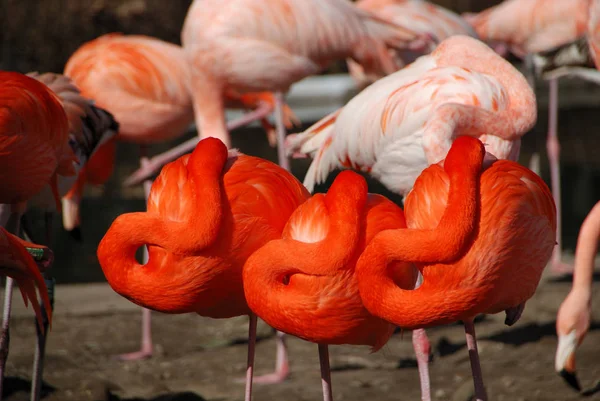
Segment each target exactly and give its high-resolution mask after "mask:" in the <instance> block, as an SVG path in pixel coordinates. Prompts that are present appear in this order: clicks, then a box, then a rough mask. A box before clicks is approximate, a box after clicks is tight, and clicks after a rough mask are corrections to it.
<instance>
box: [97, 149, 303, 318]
mask: <svg viewBox="0 0 600 401" xmlns="http://www.w3.org/2000/svg"><path fill="white" fill-rule="evenodd" d="M307 197H308V193H307V191H306V189H305V188H304V187H303V186H302V185H301V184H300V183H299V182H298V181H297V180H296V179H295V178H294V177H293V176H292V175H291V174H290V173H288V172H286V171H285V170H283V169H281V168H280V167H278V166H277V165H275V164H273V163H271V162H268V161H266V160H262V159H259V158H256V157H251V156H246V155H243V154H239V153H237V152H234V151H232V152H230V153H229V155H228V153H227V149H226V147H225V145H223V143H222V142H220V141H219V140H217V139H206V140H203V141H201V142H200V143H199V144H198V146H197V148H196V150H195V151H194V152H193V153H192V155H186V156H183V157H181V158H180V159H178V160H177V161H175V162H172V163H170V164H168V165H166V166H165V167H164V168H163V170H162V172H161V174H160V175H159V177H158V178H157V179H156V180H155V182H154V184H153V185H152V190H151V192H150V197H149V199H148V211H147V212H144V213H128V214H124V215H122V216H119V217H118V218H117V219H116V220H115V221H114V222H113V224H112V225H111V227H110V229H109V230H108V232H107V233H106V235H105V236H104V238H103V239H102V241H101V242H100V245H99V247H98V259H99V261H100V264H101V266H102V269H103V271H104V274H105V275H106V278H107V280H108V282H109V284H110V285H111V287H112V288H113V289H114V290H115V291H116V292H117V293H119V294H121V295H123V296H124V297H126V298H128V299H130V300H131V301H132V302H134V303H136V304H138V305H141V306H144V307H146V308H149V309H153V310H158V311H161V312H166V313H185V312H197V313H199V314H201V315H203V316H208V317H214V318H227V317H232V316H238V315H243V314H248V313H250V310H249V308H248V305H247V304H246V301H245V298H244V292H243V288H242V266H243V264H244V262H245V260H246V258H248V257H249V256H250V255H251V254H252V252H254V251H255V250H256V249H258V248H259V247H260V246H262V245H264V243H266V242H267V241H270V240H272V239H275V238H278V237H280V235H281V232H282V230H283V228H284V225H285V223H286V221H287V219H288V218H289V216H290V215H291V213H292V212H293V211H294V210H295V209H296V207H297V206H299V205H300V204H301V203H302V202H304V200H305V199H306V198H307ZM144 244H147V245H148V246H149V249H148V253H149V262H148V263H147V264H146V265H144V266H141V265H139V264H138V263H137V262H136V261H135V251H136V249H137V248H138V247H139V246H141V245H144Z"/></svg>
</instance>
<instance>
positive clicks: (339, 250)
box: [243, 171, 418, 400]
mask: <svg viewBox="0 0 600 401" xmlns="http://www.w3.org/2000/svg"><path fill="white" fill-rule="evenodd" d="M403 227H406V225H405V222H404V213H403V212H402V209H400V208H399V207H398V206H396V205H395V204H394V203H392V202H391V201H389V200H388V199H386V198H385V197H383V196H380V195H373V194H367V184H366V182H365V180H364V178H362V177H361V176H359V175H358V174H356V173H354V172H351V171H344V172H342V173H341V174H340V175H338V176H337V177H336V179H335V181H334V183H333V185H332V186H331V188H330V189H329V191H328V192H327V194H326V195H325V194H316V195H314V196H313V197H312V198H311V199H310V200H308V201H307V202H305V203H304V204H303V205H301V206H300V207H299V208H298V209H297V210H296V211H295V212H294V213H293V214H292V216H291V217H290V220H289V221H288V223H287V225H286V226H285V229H284V231H283V235H282V238H281V239H279V240H274V241H271V242H269V243H268V244H266V245H265V246H263V247H262V248H261V249H259V250H258V251H256V252H255V253H254V254H253V255H252V256H251V257H250V258H249V259H248V261H247V262H246V264H245V266H244V272H243V283H244V292H245V294H246V300H247V301H248V306H249V307H250V309H252V311H253V312H254V313H255V314H256V315H257V316H259V317H260V318H261V319H263V320H264V321H265V322H267V323H268V324H269V325H271V326H273V327H275V328H276V329H278V330H280V331H283V332H285V333H288V334H292V335H295V336H297V337H300V338H303V339H305V340H307V341H311V342H315V343H318V344H319V357H320V359H321V369H322V371H321V375H322V376H321V377H322V380H323V386H324V387H323V390H324V396H325V400H331V383H330V381H331V377H330V373H329V368H328V366H329V360H328V356H327V355H328V348H327V344H356V345H369V346H371V347H372V349H373V350H374V351H377V350H378V349H380V348H381V347H382V346H383V345H384V344H385V343H386V342H387V341H388V339H389V338H390V336H391V335H392V333H393V331H394V327H393V326H392V325H390V324H388V323H387V322H384V321H383V320H381V319H379V318H376V317H374V316H372V315H371V314H369V313H368V312H367V311H366V309H365V308H364V306H363V305H362V302H361V300H360V297H359V295H358V287H357V283H356V278H355V276H354V266H355V263H356V259H357V258H358V256H359V255H360V252H362V250H363V249H364V247H365V245H366V244H367V243H368V242H369V241H370V240H371V238H372V237H373V236H374V235H375V234H376V233H378V232H379V231H381V230H385V229H391V228H403ZM394 272H395V276H396V277H397V279H398V281H397V282H398V283H399V285H401V286H403V287H404V288H413V287H414V285H415V282H416V279H417V275H418V272H417V270H416V269H415V268H414V266H412V265H410V264H407V263H399V264H397V266H395V268H394Z"/></svg>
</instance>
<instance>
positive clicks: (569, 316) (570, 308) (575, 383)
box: [555, 202, 600, 391]
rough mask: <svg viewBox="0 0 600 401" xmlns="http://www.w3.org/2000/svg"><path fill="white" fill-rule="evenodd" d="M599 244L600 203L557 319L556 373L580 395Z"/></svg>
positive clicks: (584, 228)
mask: <svg viewBox="0 0 600 401" xmlns="http://www.w3.org/2000/svg"><path fill="white" fill-rule="evenodd" d="M598 240H600V202H598V203H596V205H595V206H594V207H593V208H592V210H591V211H590V213H589V214H588V216H587V217H586V219H585V220H584V222H583V224H582V225H581V229H580V231H579V238H578V240H577V248H576V250H575V267H574V274H573V287H572V288H571V291H570V292H569V295H567V297H566V298H565V300H564V301H563V302H562V304H561V305H560V308H559V309H558V315H557V317H556V333H557V334H558V347H557V349H556V364H555V368H556V371H557V372H558V373H559V374H560V375H561V376H562V377H563V378H564V379H565V380H566V382H567V383H568V384H569V385H570V386H572V387H573V388H574V389H576V390H577V391H581V386H580V385H579V380H577V375H576V374H575V350H576V349H577V347H578V346H579V345H580V344H581V343H582V341H583V339H584V338H585V335H586V334H587V332H588V330H589V328H590V315H591V298H592V281H593V277H592V276H593V272H594V258H595V256H596V252H597V250H598Z"/></svg>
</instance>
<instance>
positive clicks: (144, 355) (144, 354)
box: [117, 346, 152, 361]
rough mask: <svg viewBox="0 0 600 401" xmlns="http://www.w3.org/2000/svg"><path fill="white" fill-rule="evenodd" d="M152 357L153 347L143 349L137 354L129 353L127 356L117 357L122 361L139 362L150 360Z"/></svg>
mask: <svg viewBox="0 0 600 401" xmlns="http://www.w3.org/2000/svg"><path fill="white" fill-rule="evenodd" d="M150 357H152V346H150V347H142V349H141V350H139V351H136V352H129V353H127V354H121V355H117V358H118V359H119V360H120V361H138V360H141V359H148V358H150Z"/></svg>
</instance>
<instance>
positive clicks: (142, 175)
mask: <svg viewBox="0 0 600 401" xmlns="http://www.w3.org/2000/svg"><path fill="white" fill-rule="evenodd" d="M272 111H273V109H272V107H271V106H270V105H268V104H262V105H261V106H260V107H259V108H257V109H256V110H254V111H252V112H250V113H247V114H245V115H243V116H242V117H240V118H239V119H237V120H234V121H231V122H229V123H227V130H228V131H230V132H231V131H233V130H234V129H237V128H239V127H243V126H245V125H248V124H250V123H251V122H253V121H256V120H260V119H261V118H265V117H266V116H267V115H269V113H271V112H272ZM200 139H201V138H200V137H195V138H192V139H188V140H187V141H185V142H184V143H182V144H180V145H177V146H175V147H174V148H173V149H170V150H168V151H166V152H164V153H161V154H160V155H158V156H154V157H153V158H152V159H150V160H149V161H148V162H147V163H146V164H145V165H143V166H141V167H140V168H139V169H137V170H136V171H135V172H134V173H133V174H132V175H130V176H129V177H127V179H126V180H125V181H124V182H123V185H125V186H133V185H136V184H139V183H140V182H142V181H144V180H147V179H148V178H150V177H152V176H154V175H156V174H158V172H159V171H160V169H161V168H162V167H163V166H164V165H165V164H167V163H170V162H172V161H173V160H176V159H178V158H179V157H181V156H183V155H185V154H186V153H190V152H191V151H193V150H194V148H196V145H197V144H198V142H200Z"/></svg>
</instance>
